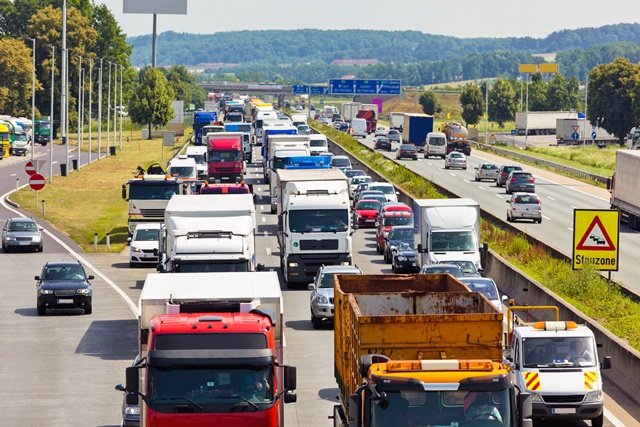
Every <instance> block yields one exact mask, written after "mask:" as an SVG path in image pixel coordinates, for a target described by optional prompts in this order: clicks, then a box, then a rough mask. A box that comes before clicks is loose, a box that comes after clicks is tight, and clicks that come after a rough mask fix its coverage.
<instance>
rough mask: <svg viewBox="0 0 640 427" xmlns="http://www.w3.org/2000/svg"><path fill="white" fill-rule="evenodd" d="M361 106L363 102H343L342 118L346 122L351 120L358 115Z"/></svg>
mask: <svg viewBox="0 0 640 427" xmlns="http://www.w3.org/2000/svg"><path fill="white" fill-rule="evenodd" d="M360 108H362V102H347V103H344V104H342V119H343V120H344V121H345V122H351V120H353V119H355V118H356V117H358V111H360Z"/></svg>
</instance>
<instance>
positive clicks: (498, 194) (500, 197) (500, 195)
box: [496, 194, 504, 199]
mask: <svg viewBox="0 0 640 427" xmlns="http://www.w3.org/2000/svg"><path fill="white" fill-rule="evenodd" d="M496 196H498V197H500V198H501V199H504V197H502V196H501V195H500V194H496Z"/></svg>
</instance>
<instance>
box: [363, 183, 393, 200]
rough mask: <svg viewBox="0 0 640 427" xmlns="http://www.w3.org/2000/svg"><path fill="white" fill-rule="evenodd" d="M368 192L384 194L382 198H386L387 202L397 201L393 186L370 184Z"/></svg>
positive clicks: (388, 184)
mask: <svg viewBox="0 0 640 427" xmlns="http://www.w3.org/2000/svg"><path fill="white" fill-rule="evenodd" d="M369 190H374V191H375V190H377V191H382V192H383V193H384V196H385V197H386V198H387V202H397V201H398V192H397V191H396V189H395V187H394V186H393V184H390V183H388V182H372V183H371V184H370V185H369Z"/></svg>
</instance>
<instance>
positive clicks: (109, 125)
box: [105, 60, 111, 156]
mask: <svg viewBox="0 0 640 427" xmlns="http://www.w3.org/2000/svg"><path fill="white" fill-rule="evenodd" d="M105 61H106V62H108V63H109V94H108V95H107V148H106V150H105V156H108V155H109V137H110V135H109V129H110V128H111V61H109V60H105Z"/></svg>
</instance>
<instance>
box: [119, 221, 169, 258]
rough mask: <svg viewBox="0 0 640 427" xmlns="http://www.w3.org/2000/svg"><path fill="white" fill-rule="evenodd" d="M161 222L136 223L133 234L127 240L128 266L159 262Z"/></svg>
mask: <svg viewBox="0 0 640 427" xmlns="http://www.w3.org/2000/svg"><path fill="white" fill-rule="evenodd" d="M161 229H162V223H160V222H148V223H144V224H138V225H136V229H135V230H134V232H133V236H132V237H129V238H128V239H127V241H128V242H129V244H130V245H131V247H130V248H129V267H131V268H134V267H137V266H138V265H145V264H146V265H152V266H154V267H155V266H156V265H158V263H159V262H160V257H159V250H160V248H159V241H160V233H161Z"/></svg>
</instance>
